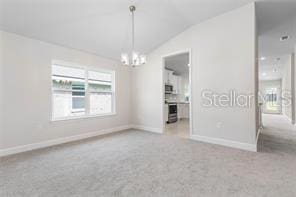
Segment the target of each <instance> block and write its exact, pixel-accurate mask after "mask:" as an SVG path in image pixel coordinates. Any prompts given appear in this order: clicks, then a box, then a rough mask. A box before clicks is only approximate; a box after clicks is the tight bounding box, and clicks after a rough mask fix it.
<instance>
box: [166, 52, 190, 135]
mask: <svg viewBox="0 0 296 197" xmlns="http://www.w3.org/2000/svg"><path fill="white" fill-rule="evenodd" d="M162 71H163V75H162V76H163V80H162V81H163V83H162V87H163V91H162V95H163V99H162V101H163V102H162V110H163V121H162V122H163V133H164V134H167V135H174V136H178V137H182V138H190V136H191V134H192V110H191V109H192V107H191V106H192V103H191V51H190V50H183V51H179V52H176V53H172V54H168V55H165V56H163V58H162Z"/></svg>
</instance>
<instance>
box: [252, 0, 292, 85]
mask: <svg viewBox="0 0 296 197" xmlns="http://www.w3.org/2000/svg"><path fill="white" fill-rule="evenodd" d="M257 19H258V33H259V57H265V58H266V59H265V60H260V62H259V79H260V80H274V79H280V78H282V72H283V69H284V68H283V61H284V60H285V59H286V57H287V55H288V54H291V53H292V52H293V51H294V47H295V45H296V1H295V0H287V1H285V0H283V1H264V2H259V3H257ZM284 35H289V36H290V39H289V40H287V41H280V37H282V36H284ZM278 58H281V60H280V61H278V60H277V59H278ZM275 70H276V72H274V71H275Z"/></svg>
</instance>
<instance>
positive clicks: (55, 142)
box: [0, 125, 132, 157]
mask: <svg viewBox="0 0 296 197" xmlns="http://www.w3.org/2000/svg"><path fill="white" fill-rule="evenodd" d="M130 128H132V127H131V125H125V126H119V127H115V128H110V129H102V130H100V131H96V132H89V133H85V134H80V135H75V136H70V137H64V138H58V139H54V140H48V141H43V142H38V143H33V144H27V145H23V146H17V147H12V148H6V149H0V157H3V156H7V155H12V154H16V153H21V152H26V151H30V150H35V149H40V148H45V147H49V146H54V145H58V144H63V143H67V142H72V141H77V140H82V139H86V138H90V137H95V136H99V135H104V134H108V133H113V132H117V131H122V130H126V129H130Z"/></svg>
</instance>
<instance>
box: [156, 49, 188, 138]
mask: <svg viewBox="0 0 296 197" xmlns="http://www.w3.org/2000/svg"><path fill="white" fill-rule="evenodd" d="M184 53H189V138H191V137H192V135H193V116H192V109H193V108H192V50H191V48H188V49H183V50H180V51H175V52H172V53H168V54H165V55H163V56H162V57H161V61H162V64H161V65H162V69H161V72H162V73H161V76H162V91H161V93H162V94H161V101H162V102H161V109H162V133H164V132H165V125H166V122H165V119H164V117H165V114H164V113H165V103H164V100H165V81H164V79H165V76H164V75H165V58H167V57H171V56H175V55H179V54H184Z"/></svg>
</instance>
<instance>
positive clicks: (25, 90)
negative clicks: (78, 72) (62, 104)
mask: <svg viewBox="0 0 296 197" xmlns="http://www.w3.org/2000/svg"><path fill="white" fill-rule="evenodd" d="M0 36H1V37H0V38H1V39H0V42H1V43H0V46H1V48H2V52H1V53H0V54H1V55H2V57H1V65H2V66H4V70H3V72H2V71H1V74H3V76H1V84H3V86H4V90H3V92H5V94H4V95H3V96H0V98H3V102H4V103H5V106H4V107H3V109H2V108H1V112H2V111H3V112H4V117H3V120H4V125H3V128H2V130H1V133H0V134H1V138H2V143H1V146H0V148H2V149H4V148H10V147H15V146H20V145H26V144H31V143H36V142H42V141H46V140H51V139H57V138H63V137H69V136H74V135H79V134H84V133H87V132H95V131H99V130H101V129H105V128H113V127H119V126H125V125H129V124H130V91H131V89H130V78H131V77H130V70H129V68H127V67H123V66H121V65H120V63H119V62H116V61H113V60H109V59H105V58H101V57H99V56H96V55H93V54H89V53H85V52H82V51H78V50H74V49H69V48H64V47H60V46H56V45H52V44H49V43H45V42H41V41H37V40H33V39H28V38H25V37H22V36H18V35H15V34H10V33H6V32H1V31H0ZM1 48H0V49H1ZM52 60H63V61H67V62H74V63H77V64H82V65H87V66H89V67H93V68H103V69H111V70H115V71H116V111H117V114H116V115H114V116H107V117H96V118H88V119H78V120H67V121H58V122H51V121H50V119H51V117H50V115H51V87H50V86H51V62H52ZM2 80H3V81H2ZM1 120H2V118H1ZM1 125H2V124H1Z"/></svg>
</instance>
